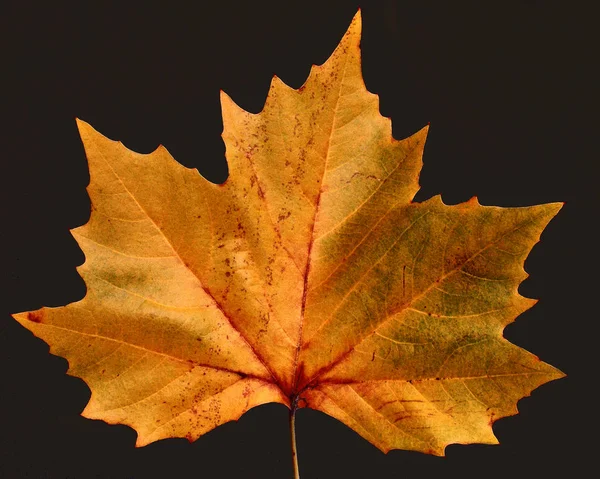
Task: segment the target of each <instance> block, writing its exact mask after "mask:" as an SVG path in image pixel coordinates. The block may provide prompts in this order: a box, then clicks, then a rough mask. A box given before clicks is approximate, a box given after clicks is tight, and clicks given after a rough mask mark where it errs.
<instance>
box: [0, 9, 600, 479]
mask: <svg viewBox="0 0 600 479" xmlns="http://www.w3.org/2000/svg"><path fill="white" fill-rule="evenodd" d="M122 3H125V2H122ZM187 3H189V5H192V2H187ZM593 3H594V2H582V3H580V4H578V3H576V2H547V1H540V2H533V1H529V2H470V3H460V2H458V3H457V2H421V1H411V2H394V1H385V2H362V4H361V5H362V7H363V10H362V11H363V41H362V50H363V69H364V77H365V82H366V85H367V88H368V89H369V90H371V91H373V92H375V93H377V94H379V95H380V101H381V113H382V114H383V115H385V116H390V117H391V118H392V120H393V131H394V136H395V137H396V138H403V137H406V136H408V135H410V134H412V133H414V132H415V131H417V130H418V129H420V128H421V127H422V126H423V125H425V124H426V123H428V122H430V123H431V129H430V135H429V139H428V142H427V146H426V149H425V156H424V161H425V166H424V169H423V173H422V176H421V185H422V189H421V191H420V192H419V194H418V196H417V199H418V200H423V199H426V198H428V197H430V196H432V195H434V194H437V193H442V195H443V198H444V201H445V202H447V203H457V202H462V201H465V200H467V199H469V198H470V197H471V196H473V195H476V196H478V198H479V199H480V201H481V203H482V204H486V205H500V206H524V205H531V204H538V203H545V202H553V201H565V202H566V205H565V207H564V208H563V210H562V211H561V212H560V213H559V215H558V217H557V218H556V219H555V220H553V221H552V222H551V224H550V225H549V226H548V228H547V230H546V232H545V233H544V234H543V235H542V241H541V243H539V244H538V245H537V246H535V248H534V249H533V251H532V253H531V255H530V257H529V259H528V260H527V262H526V269H527V270H528V272H529V273H530V274H531V277H530V278H529V279H527V280H526V281H525V282H524V283H523V284H522V285H521V287H520V291H521V292H522V293H523V294H524V295H525V296H528V297H533V298H541V301H540V303H539V304H538V305H536V306H535V307H534V308H533V309H531V310H530V311H528V312H526V313H525V314H523V315H522V316H521V317H520V318H519V319H518V321H517V322H516V323H514V324H512V325H510V326H509V327H508V328H507V330H506V332H505V334H506V336H507V337H508V338H509V339H511V340H512V341H513V342H515V343H516V344H518V345H520V346H522V347H524V348H526V349H528V350H530V351H532V352H534V353H535V354H537V355H539V356H540V357H541V358H542V359H543V360H545V361H547V362H549V363H551V364H553V365H555V366H557V367H558V368H560V369H562V370H563V371H565V372H566V373H567V374H568V377H567V378H566V379H563V380H560V381H556V382H553V383H550V384H548V385H545V386H542V387H541V388H540V389H538V390H536V391H535V392H534V393H533V395H532V397H530V398H527V399H523V400H522V401H520V402H519V409H520V411H521V414H519V415H518V416H515V417H512V418H507V419H504V420H501V421H499V422H498V423H496V424H495V425H494V431H495V433H496V435H497V436H498V438H499V440H500V442H501V445H500V446H483V445H471V446H459V445H453V446H450V447H448V449H447V450H446V453H447V457H446V458H437V457H433V456H426V455H423V454H419V453H414V452H406V451H392V452H390V453H389V454H387V455H384V454H382V453H381V452H379V451H378V450H377V449H375V448H374V447H373V446H372V445H370V444H369V443H368V442H367V441H366V440H364V439H362V438H361V437H360V436H358V435H357V434H356V433H354V432H353V431H351V430H350V429H348V428H346V426H344V425H343V424H341V423H339V422H337V421H335V420H334V419H332V418H330V417H328V416H325V415H324V414H321V413H317V412H315V411H310V410H301V411H300V412H299V413H298V419H297V423H298V426H297V427H298V441H299V454H300V466H301V472H302V477H303V479H310V478H338V477H340V478H347V479H350V478H368V477H374V478H392V477H394V478H395V477H410V476H415V475H418V476H419V477H425V478H428V477H454V476H457V477H503V476H504V477H505V476H509V477H528V476H531V475H535V477H543V476H545V477H556V476H557V475H559V474H571V473H575V476H579V473H578V471H580V470H581V468H583V467H584V463H585V462H586V460H587V458H590V459H592V457H591V456H588V451H591V444H590V443H589V442H588V441H587V436H586V434H590V433H591V434H590V436H592V437H593V436H594V434H593V428H594V427H595V426H596V423H597V420H596V416H597V413H594V409H597V405H596V404H595V402H594V399H593V398H592V394H591V392H589V390H587V388H586V384H593V381H592V380H590V379H589V378H590V377H591V376H592V373H593V370H594V367H593V364H595V363H597V359H595V358H596V357H597V347H596V348H593V346H592V345H593V343H592V341H593V340H594V339H595V333H596V331H597V326H596V323H597V322H598V315H597V312H596V309H597V308H594V307H593V304H594V302H595V301H596V296H597V294H596V295H594V293H593V292H592V288H591V285H592V284H593V282H594V281H595V279H594V273H593V270H594V266H593V263H595V262H596V261H597V257H596V256H595V253H594V251H593V248H594V247H595V246H596V242H595V241H594V240H593V239H592V235H591V233H592V231H593V229H594V228H595V226H594V225H593V224H594V223H595V222H597V218H598V214H597V206H598V202H597V200H598V193H597V190H596V189H595V185H596V184H597V174H596V172H595V171H594V170H595V167H596V163H597V162H598V154H597V150H596V148H595V147H594V145H593V143H592V142H593V141H595V139H594V135H595V134H596V132H595V131H594V128H593V126H594V121H595V120H593V116H592V112H593V111H594V109H595V107H594V105H593V103H594V102H595V101H596V98H594V96H593V87H594V88H595V87H596V86H597V83H596V82H595V81H593V80H592V76H591V75H592V66H591V65H592V63H593V62H596V61H597V58H596V55H597V51H596V48H595V47H593V45H594V44H595V43H594V41H593V40H594V39H593V37H592V23H593V21H592V19H593V18H594V15H592V12H591V10H586V9H585V8H586V7H587V6H588V5H589V6H591V5H592V4H593ZM128 5H132V4H130V3H128ZM194 5H196V3H195V2H194ZM200 5H201V3H198V5H196V6H195V7H190V6H171V5H168V3H167V2H165V3H164V4H163V5H162V6H160V7H155V6H151V4H150V3H147V4H144V5H142V6H136V7H133V6H127V7H124V6H118V5H110V4H106V3H103V4H102V6H97V7H94V6H92V4H91V3H90V2H79V3H78V4H73V5H71V6H69V8H66V7H62V6H59V5H58V4H57V3H53V2H44V3H43V4H42V2H40V3H39V4H34V3H30V2H18V3H16V2H15V3H14V4H12V5H11V4H6V3H4V4H3V6H2V9H3V11H2V14H1V22H2V26H1V29H0V30H1V33H0V35H1V45H2V67H1V70H0V71H1V80H0V81H1V82H2V90H1V91H2V95H1V102H2V107H1V114H2V117H3V119H2V128H1V135H2V139H1V141H2V143H1V148H0V165H1V170H0V180H1V185H0V186H1V188H0V193H1V198H0V228H1V238H2V248H1V249H0V274H1V279H2V285H1V289H0V294H1V296H0V299H1V305H0V306H1V311H0V313H1V316H0V374H1V377H0V475H3V477H9V478H11V477H49V478H63V477H73V478H87V477H115V478H121V477H123V478H124V477H142V478H143V477H205V478H233V477H249V478H270V477H273V478H286V477H291V468H290V452H289V443H288V440H289V439H288V429H287V428H288V425H287V409H286V408H285V407H283V406H281V405H266V406H262V407H259V408H256V409H253V410H252V411H250V412H249V413H247V414H246V415H245V416H243V417H242V419H241V420H240V421H239V422H237V423H228V424H226V425H223V426H221V427H219V428H217V429H216V430H214V431H212V432H210V433H209V434H207V435H205V436H203V437H201V438H200V439H199V440H198V441H196V442H195V443H193V444H189V443H188V442H187V441H186V440H184V439H170V440H164V441H160V442H157V443H153V444H151V445H149V446H147V447H144V448H141V449H136V448H134V443H135V436H136V435H135V432H134V431H133V430H132V429H130V428H128V427H126V426H109V425H107V424H105V423H103V422H100V421H91V420H87V419H84V418H82V417H81V416H80V415H79V413H80V412H81V411H82V410H83V408H84V407H85V405H86V403H87V401H88V399H89V394H90V393H89V389H88V388H87V386H86V385H85V384H84V383H83V382H82V381H81V380H79V379H77V378H73V377H70V376H67V375H65V371H66V369H67V362H66V361H65V360H64V359H62V358H58V357H55V356H50V355H49V354H48V348H47V346H46V345H45V343H43V342H42V341H40V340H38V339H37V338H35V337H34V336H32V335H31V334H30V333H29V332H28V331H27V330H25V329H24V328H22V327H21V326H19V325H18V324H17V323H16V322H15V321H14V320H12V318H11V317H10V313H14V312H19V311H24V310H32V309H36V308H39V307H41V306H58V305H64V304H66V303H69V302H72V301H76V300H79V299H81V298H82V297H83V296H84V294H85V285H84V283H83V281H82V280H81V279H80V277H79V276H78V275H77V273H76V270H75V267H76V265H78V264H81V263H82V262H83V261H84V257H83V254H82V253H81V251H80V249H79V248H78V246H77V244H76V242H75V241H74V239H73V238H72V236H71V235H70V233H69V228H73V227H75V226H78V225H81V224H83V223H85V222H86V221H87V218H88V215H89V208H90V205H89V199H88V197H87V194H86V191H85V186H86V184H87V182H88V172H87V164H86V160H85V156H84V152H83V148H82V145H81V142H80V140H79V136H78V133H77V129H76V125H75V117H79V118H82V119H84V120H86V121H88V122H90V123H91V124H92V125H93V126H94V127H95V128H97V129H98V130H99V131H100V132H102V133H103V134H105V135H107V136H108V137H110V138H113V139H120V140H122V141H123V142H124V143H125V144H126V145H127V146H128V147H129V148H131V149H133V150H137V151H140V152H150V151H152V150H154V149H155V148H156V146H157V145H158V144H159V143H162V144H164V145H165V146H166V147H167V149H168V150H169V151H170V152H171V153H172V154H173V156H174V157H175V158H176V159H177V160H178V161H180V162H181V163H183V164H184V165H186V166H190V167H196V168H198V170H199V171H200V172H201V173H202V174H203V175H204V176H205V177H206V178H208V179H209V180H211V181H215V182H222V181H223V180H224V179H225V178H226V176H227V167H226V162H225V159H224V146H223V143H222V140H221V137H220V133H221V129H222V123H221V117H220V105H219V89H223V90H225V91H226V92H227V93H229V94H230V95H231V96H232V98H233V99H234V100H235V101H236V102H237V103H238V104H239V105H241V106H242V107H244V108H246V109H247V110H249V111H252V112H258V111H260V109H261V108H262V105H263V102H264V100H265V97H266V94H267V89H268V86H269V81H270V78H271V76H272V75H273V74H277V75H278V76H279V77H280V78H282V79H283V80H284V81H285V82H286V83H288V84H289V85H291V86H293V87H295V88H297V87H299V86H300V85H301V84H302V83H303V82H304V80H305V78H306V76H307V75H308V72H309V68H310V66H311V64H312V63H322V62H323V61H324V60H325V59H326V58H327V57H328V56H329V54H330V53H331V52H332V51H333V49H334V47H335V46H336V44H337V42H338V41H339V39H340V38H341V36H342V35H343V33H344V31H345V29H346V28H347V26H348V24H349V22H350V20H351V18H352V16H353V15H354V14H355V12H356V10H357V7H358V3H357V2H352V1H345V2H333V1H325V0H320V1H303V2H284V1H279V2H237V3H232V2H228V1H225V0H223V1H216V2H205V4H203V5H202V6H200ZM594 51H596V54H594V53H593V52H594ZM592 83H594V85H592ZM592 470H593V469H592Z"/></svg>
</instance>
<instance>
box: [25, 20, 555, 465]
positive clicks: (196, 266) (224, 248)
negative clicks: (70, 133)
mask: <svg viewBox="0 0 600 479" xmlns="http://www.w3.org/2000/svg"><path fill="white" fill-rule="evenodd" d="M360 25H361V20H360V13H359V14H357V15H356V16H355V18H354V20H353V21H352V24H351V25H350V27H349V29H348V31H347V33H346V34H345V36H344V37H343V39H342V41H341V43H340V45H339V46H338V47H337V49H336V50H335V52H334V53H333V54H332V56H331V57H330V58H329V59H328V60H327V62H325V63H324V64H323V65H321V66H315V67H313V68H312V70H311V73H310V75H309V77H308V79H307V81H306V83H305V84H304V85H303V86H302V87H301V88H300V89H298V90H295V89H292V88H290V87H288V86H286V85H285V84H284V83H282V82H281V81H280V80H279V79H277V78H274V79H273V82H272V84H271V88H270V91H269V95H268V97H267V100H266V103H265V106H264V109H263V110H262V111H261V112H260V113H259V114H251V113H248V112H246V111H244V110H242V109H241V108H239V107H238V106H237V105H235V103H234V102H233V101H232V100H231V99H230V98H229V97H228V96H227V95H226V94H224V93H222V95H221V104H222V111H223V123H224V130H223V139H224V141H225V144H226V157H227V160H228V164H229V177H228V179H227V180H226V181H225V183H223V184H221V185H215V184H213V183H210V182H209V181H207V180H205V179H204V178H202V177H201V176H200V175H199V174H198V172H197V170H195V169H187V168H185V167H183V166H182V165H180V164H179V163H177V162H176V161H175V160H174V159H173V158H172V157H171V155H170V154H169V153H168V151H167V150H166V149H165V148H163V147H159V148H158V149H157V150H156V151H155V152H153V153H151V154H149V155H143V154H138V153H135V152H132V151H130V150H128V149H127V148H125V147H124V146H123V145H122V144H121V143H118V142H114V141H111V140H109V139H107V138H105V137H104V136H102V135H101V134H99V133H98V132H96V131H95V130H94V129H93V128H92V127H91V126H90V125H88V124H87V123H85V122H82V121H78V126H79V130H80V133H81V138H82V140H83V143H84V146H85V150H86V155H87V158H88V162H89V168H90V184H89V187H88V192H89V195H90V199H91V203H92V212H91V216H90V220H89V222H88V223H87V224H85V225H83V226H81V227H79V228H76V229H74V230H72V233H73V236H74V237H75V239H76V240H77V242H78V243H79V245H80V247H81V249H82V250H83V251H84V253H85V256H86V261H85V263H84V264H83V265H82V266H81V267H79V268H78V271H79V273H80V274H81V276H82V278H83V279H84V281H85V283H86V286H87V294H86V296H85V297H84V298H83V299H82V300H81V301H78V302H75V303H72V304H69V305H67V306H64V307H58V308H42V309H40V310H37V311H30V312H25V313H18V314H15V315H14V317H15V318H16V319H17V321H19V322H20V323H21V324H22V325H23V326H25V327H26V328H28V329H29V330H31V331H32V332H33V333H34V334H35V335H37V336H38V337H40V338H42V339H43V340H44V341H46V342H47V343H48V344H50V347H51V352H52V353H53V354H56V355H59V356H63V357H65V358H67V359H68V361H69V374H71V375H74V376H78V377H80V378H82V379H83V380H84V381H85V382H86V383H87V384H88V385H89V387H90V389H91V392H92V395H91V399H90V401H89V403H88V405H87V407H86V408H85V410H84V411H83V413H82V414H83V415H84V416H85V417H88V418H93V419H102V420H104V421H106V422H109V423H122V424H127V425H129V426H131V427H133V428H134V429H135V430H136V431H137V433H138V437H137V445H138V446H143V445H145V444H148V443H150V442H152V441H156V440H159V439H162V438H168V437H187V438H188V439H189V440H194V439H196V438H198V437H199V436H200V435H202V434H204V433H206V432H207V431H210V430H211V429H213V428H215V427H216V426H218V425H220V424H223V423H225V422H227V421H231V420H235V419H238V418H239V417H240V416H241V415H242V414H244V413H245V412H246V411H248V410H249V409H250V408H252V407H254V406H257V405H260V404H264V403H269V402H278V403H282V404H285V405H287V406H288V407H289V408H290V410H291V413H292V414H291V418H292V426H293V419H294V414H295V411H296V409H297V408H301V407H310V408H313V409H316V410H319V411H322V412H325V413H327V414H329V415H331V416H333V417H335V418H337V419H339V420H340V421H342V422H343V423H345V424H346V425H348V426H349V427H351V428H352V429H354V430H355V431H356V432H358V433H359V434H361V435H362V436H363V437H365V438H366V439H367V440H369V441H370V442H371V443H373V444H374V445H375V446H377V447H378V448H380V449H381V450H383V451H388V450H390V449H410V450H416V451H422V452H428V453H431V454H438V455H442V454H443V453H444V448H445V447H446V446H447V445H448V444H451V443H475V442H477V443H486V444H494V443H497V440H496V438H495V436H494V434H493V431H492V427H491V425H492V422H493V421H495V420H496V419H498V418H501V417H505V416H508V415H512V414H516V413H517V408H516V404H517V401H518V400H519V399H520V398H522V397H523V396H526V395H528V394H529V393H530V392H531V391H532V390H533V389H535V388H536V387H538V386H539V385H541V384H543V383H546V382H548V381H551V380H553V379H557V378H560V377H562V376H563V374H562V373H561V372H560V371H558V370H557V369H555V368H553V367H552V366H550V365H548V364H546V363H544V362H541V361H540V360H539V359H538V358H537V357H536V356H534V355H532V354H531V353H529V352H527V351H525V350H523V349H521V348H519V347H517V346H515V345H513V344H511V343H510V342H508V341H507V340H506V339H504V338H503V336H502V331H503V329H504V327H505V326H506V325H507V324H508V323H510V322H511V321H513V320H514V319H515V318H516V317H517V316H518V315H519V314H521V313H522V312H524V311H525V310H527V309H528V308H530V307H531V306H532V305H533V304H535V301H534V300H531V299H527V298H524V297H522V296H521V295H520V294H519V293H518V291H517V288H518V286H519V284H520V283H521V281H523V279H525V277H526V276H527V275H526V273H525V271H524V269H523V263H524V260H525V258H526V257H527V255H528V253H529V251H530V250H531V248H532V247H533V246H534V244H535V243H536V242H537V241H538V240H539V236H540V234H541V232H542V230H543V229H544V227H545V226H546V224H547V223H548V222H549V221H550V219H551V218H552V217H553V216H554V215H555V214H556V213H557V212H558V210H559V209H560V207H561V205H562V204H560V203H552V204H545V205H538V206H530V207H521V208H500V207H490V206H482V205H480V204H479V203H478V202H477V200H476V199H472V200H470V201H468V202H466V203H463V204H459V205H445V204H444V203H443V202H442V200H441V197H440V196H436V197H433V198H431V199H429V200H427V201H424V202H422V203H418V202H413V201H412V200H413V197H414V195H415V194H416V192H417V190H418V188H419V185H418V175H419V171H420V169H421V158H422V153H423V146H424V143H425V137H426V134H427V128H424V129H422V130H421V131H419V132H417V133H416V134H414V135H413V136H411V137H409V138H407V139H404V140H401V141H397V140H395V139H393V137H392V133H391V123H390V120H389V119H387V118H384V117H382V116H381V115H380V114H379V105H378V97H377V96H376V95H374V94H372V93H369V92H368V91H367V90H366V88H365V86H364V83H363V80H362V74H361V64H360V48H359V43H360Z"/></svg>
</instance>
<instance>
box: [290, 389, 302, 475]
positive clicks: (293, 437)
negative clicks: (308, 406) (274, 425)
mask: <svg viewBox="0 0 600 479" xmlns="http://www.w3.org/2000/svg"><path fill="white" fill-rule="evenodd" d="M297 409H298V402H297V398H294V399H293V400H292V404H291V407H290V439H291V443H292V463H293V465H294V479H300V470H299V469H298V448H297V446H296V410H297Z"/></svg>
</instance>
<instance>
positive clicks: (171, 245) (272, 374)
mask: <svg viewBox="0 0 600 479" xmlns="http://www.w3.org/2000/svg"><path fill="white" fill-rule="evenodd" d="M92 141H93V140H92ZM97 151H98V153H100V156H101V157H102V159H103V160H104V162H105V163H106V165H107V166H108V167H109V168H110V170H111V171H112V173H113V174H114V175H115V178H117V180H119V183H121V185H122V186H123V188H124V189H125V191H126V192H127V193H128V194H129V195H130V196H131V198H132V199H133V201H134V202H135V203H136V204H137V205H138V207H139V209H140V210H141V211H142V212H143V213H144V214H145V215H146V216H147V217H148V219H149V220H150V221H151V222H152V224H153V225H154V226H155V228H156V229H157V231H158V232H159V233H160V234H161V235H162V237H163V238H164V239H165V241H166V242H167V243H168V244H169V246H170V247H171V248H172V249H173V252H174V253H175V255H176V256H177V258H179V261H181V264H183V265H184V266H185V261H183V259H182V258H181V256H180V255H179V252H178V251H177V250H176V249H175V247H174V246H173V243H171V241H169V238H167V236H166V235H165V233H164V231H163V230H161V229H160V228H159V227H158V225H157V224H156V222H155V221H154V220H153V219H152V217H151V216H150V215H149V214H148V212H147V211H146V210H145V209H144V208H143V207H142V205H141V204H140V203H139V201H138V200H137V198H136V197H135V196H134V195H133V193H131V191H130V190H129V188H127V186H126V185H125V182H124V181H123V180H122V179H121V177H120V176H119V175H118V174H117V172H116V171H115V170H114V168H113V167H112V165H111V164H110V163H109V162H108V160H107V159H106V158H105V157H104V154H103V153H102V152H101V151H100V150H99V149H98V150H97ZM185 267H186V268H187V266H185ZM190 271H191V270H190ZM191 272H192V274H193V275H194V276H195V277H196V279H197V280H198V283H199V284H200V286H201V288H202V289H203V290H204V292H205V293H206V294H207V296H208V297H209V298H210V299H211V300H212V302H213V304H214V305H215V307H216V308H217V309H218V310H219V311H220V312H221V314H222V315H223V317H224V318H225V319H227V321H228V322H229V324H230V325H231V327H232V328H233V329H234V330H236V331H237V332H238V334H239V335H240V338H241V339H242V340H243V341H244V342H245V343H246V344H247V345H248V347H249V348H250V350H251V351H252V352H253V353H254V356H255V357H256V359H257V360H258V361H260V362H261V363H262V365H263V366H264V368H265V370H266V371H267V372H268V373H269V375H270V376H271V378H272V379H273V382H274V384H279V381H277V378H276V376H275V374H274V373H273V371H272V370H271V368H269V366H268V365H267V363H266V361H265V360H264V358H263V357H262V356H261V355H260V353H259V352H258V350H256V349H255V348H254V346H253V345H252V344H251V343H250V342H249V341H248V339H247V338H246V336H245V335H244V334H243V333H242V331H241V330H239V329H238V328H236V326H235V324H234V322H233V320H232V318H231V317H230V316H229V315H228V314H227V313H226V311H225V309H224V308H223V306H222V305H221V304H220V303H219V302H218V301H217V299H216V298H215V296H214V295H213V294H212V293H211V291H210V290H209V289H208V288H207V287H206V286H204V284H203V283H202V281H201V280H200V278H199V277H198V275H197V274H196V273H195V272H194V271H191Z"/></svg>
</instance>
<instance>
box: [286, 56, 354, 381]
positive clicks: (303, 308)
mask: <svg viewBox="0 0 600 479" xmlns="http://www.w3.org/2000/svg"><path fill="white" fill-rule="evenodd" d="M347 66H348V54H347V52H346V57H345V60H344V68H343V69H342V75H341V79H340V83H339V89H338V96H337V98H336V100H335V106H334V108H333V115H332V119H331V129H330V131H329V137H328V138H327V144H326V145H325V149H326V151H327V153H326V155H325V165H324V167H323V175H322V176H321V183H320V184H319V193H318V194H317V200H316V202H315V213H314V215H313V221H312V227H311V229H310V239H309V242H308V250H307V254H306V268H305V269H304V286H303V291H302V306H301V309H300V325H299V327H298V346H297V347H296V357H295V358H294V385H293V388H294V391H295V390H296V389H297V386H298V380H299V376H298V358H299V356H300V349H301V348H302V334H303V329H304V313H305V311H306V297H307V295H308V277H309V274H310V266H311V254H312V249H313V244H314V239H315V225H316V224H317V215H318V213H319V206H320V204H321V194H322V193H323V183H324V181H325V175H326V174H327V163H328V160H329V155H330V153H331V148H330V144H331V138H332V137H333V134H334V132H335V123H336V116H337V113H338V107H339V104H340V99H341V97H342V88H343V85H344V78H345V77H346V69H347Z"/></svg>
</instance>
